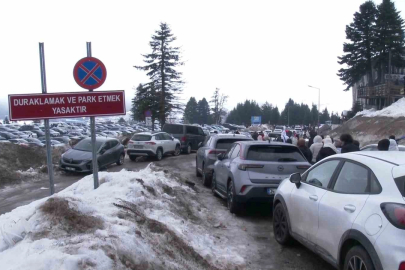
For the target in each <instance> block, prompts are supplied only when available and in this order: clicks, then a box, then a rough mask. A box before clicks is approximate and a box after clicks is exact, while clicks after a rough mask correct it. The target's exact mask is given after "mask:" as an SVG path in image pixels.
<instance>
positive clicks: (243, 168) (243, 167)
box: [238, 164, 264, 171]
mask: <svg viewBox="0 0 405 270" xmlns="http://www.w3.org/2000/svg"><path fill="white" fill-rule="evenodd" d="M263 167H264V165H260V164H239V165H238V169H239V170H241V171H246V169H254V168H255V169H261V168H263Z"/></svg>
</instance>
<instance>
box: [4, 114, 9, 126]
mask: <svg viewBox="0 0 405 270" xmlns="http://www.w3.org/2000/svg"><path fill="white" fill-rule="evenodd" d="M3 123H4V124H10V121H9V120H8V116H6V117H4V121H3Z"/></svg>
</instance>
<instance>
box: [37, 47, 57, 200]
mask: <svg viewBox="0 0 405 270" xmlns="http://www.w3.org/2000/svg"><path fill="white" fill-rule="evenodd" d="M39 62H40V65H41V84H42V93H43V94H46V92H47V89H46V72H45V53H44V43H43V42H40V43H39ZM44 122H45V140H46V163H47V166H48V175H49V185H50V190H51V195H52V194H54V193H55V186H54V183H53V164H52V151H51V138H50V134H49V120H48V119H45V120H44Z"/></svg>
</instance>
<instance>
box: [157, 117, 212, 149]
mask: <svg viewBox="0 0 405 270" xmlns="http://www.w3.org/2000/svg"><path fill="white" fill-rule="evenodd" d="M163 131H164V132H166V133H169V134H170V135H172V136H173V137H175V138H176V139H178V140H179V141H180V143H181V149H182V150H183V152H184V153H186V154H190V153H191V150H198V147H199V145H200V143H203V142H204V141H205V136H206V135H205V133H204V131H203V130H202V128H200V127H197V126H192V125H180V124H165V125H164V126H163Z"/></svg>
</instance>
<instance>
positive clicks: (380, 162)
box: [273, 151, 405, 270]
mask: <svg viewBox="0 0 405 270" xmlns="http://www.w3.org/2000/svg"><path fill="white" fill-rule="evenodd" d="M404 200H405V154H404V153H403V152H399V151H386V152H381V151H379V152H377V151H376V152H371V151H370V152H355V153H347V154H342V155H334V156H330V157H328V158H326V159H324V160H322V161H321V162H319V163H317V164H316V165H314V166H313V167H312V168H310V169H309V170H308V171H306V172H305V173H304V174H303V175H302V176H301V175H300V174H293V175H291V176H290V178H289V180H288V179H285V180H284V181H283V182H282V183H281V184H280V186H279V188H278V190H277V192H276V196H275V198H274V204H273V205H274V211H273V213H274V214H273V229H274V237H275V239H276V240H277V242H279V243H280V244H282V245H285V244H288V243H290V242H291V240H292V238H294V239H296V240H298V241H299V242H301V243H302V244H304V245H305V246H307V247H308V248H310V249H311V250H313V251H314V252H316V253H318V254H319V255H320V256H321V257H323V258H324V259H325V260H326V261H328V262H329V263H331V264H332V265H333V266H335V267H336V268H337V269H344V270H351V269H353V270H354V269H359V270H361V269H376V270H380V269H405V256H404V254H405V245H404V243H405V201H404Z"/></svg>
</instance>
